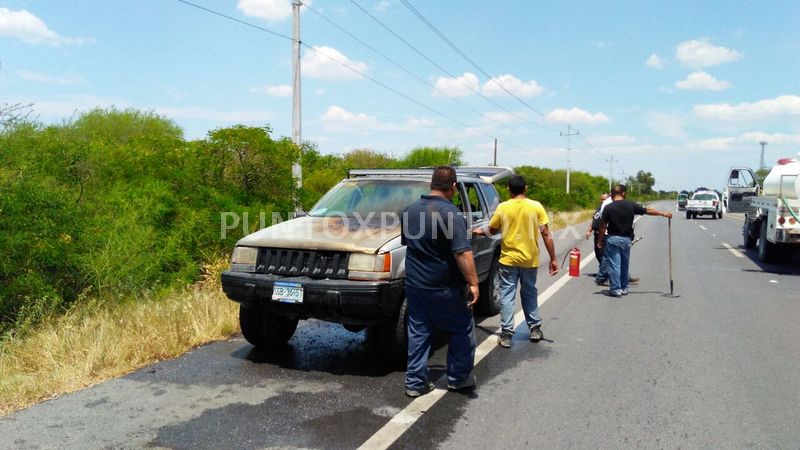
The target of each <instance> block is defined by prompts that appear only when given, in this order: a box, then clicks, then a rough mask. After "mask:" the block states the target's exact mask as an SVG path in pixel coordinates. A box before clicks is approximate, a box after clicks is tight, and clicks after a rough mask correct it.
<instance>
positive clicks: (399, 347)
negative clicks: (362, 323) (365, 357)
mask: <svg viewBox="0 0 800 450" xmlns="http://www.w3.org/2000/svg"><path fill="white" fill-rule="evenodd" d="M407 326H408V304H407V303H406V299H405V298H403V302H402V303H401V304H400V309H399V310H398V311H397V316H395V317H394V318H393V319H390V320H387V321H386V322H384V323H381V324H378V325H373V326H371V327H369V328H367V341H368V342H369V344H370V345H373V346H375V350H376V353H377V354H379V355H381V357H382V358H385V362H386V363H387V364H389V365H390V366H392V367H395V368H398V369H399V368H405V366H406V361H408V330H407V329H406V327H407Z"/></svg>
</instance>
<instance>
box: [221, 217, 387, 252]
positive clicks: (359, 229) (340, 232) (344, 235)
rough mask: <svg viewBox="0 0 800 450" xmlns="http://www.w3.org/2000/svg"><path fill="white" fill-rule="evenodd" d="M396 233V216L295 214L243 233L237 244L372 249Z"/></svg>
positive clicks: (297, 247) (375, 249)
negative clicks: (366, 216)
mask: <svg viewBox="0 0 800 450" xmlns="http://www.w3.org/2000/svg"><path fill="white" fill-rule="evenodd" d="M398 236H400V220H399V218H397V219H396V220H395V218H393V217H389V218H386V217H384V218H371V219H370V220H358V219H355V218H345V217H299V218H296V219H292V220H287V221H285V222H281V223H278V224H275V225H272V226H271V227H267V228H264V229H262V230H259V231H257V232H255V233H253V234H250V235H247V236H245V237H243V238H242V239H241V240H239V242H238V244H237V245H244V246H249V247H269V248H294V249H305V250H334V251H348V252H361V253H376V252H377V251H378V249H379V248H381V246H383V245H384V244H385V243H387V242H389V241H390V240H392V239H394V238H396V237H398Z"/></svg>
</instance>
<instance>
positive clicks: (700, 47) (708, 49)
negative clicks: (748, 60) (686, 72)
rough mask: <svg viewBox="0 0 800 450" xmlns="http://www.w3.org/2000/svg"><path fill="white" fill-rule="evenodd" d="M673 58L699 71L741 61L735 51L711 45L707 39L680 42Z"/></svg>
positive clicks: (740, 55)
mask: <svg viewBox="0 0 800 450" xmlns="http://www.w3.org/2000/svg"><path fill="white" fill-rule="evenodd" d="M675 57H676V58H677V59H678V61H680V62H681V63H682V64H684V65H686V66H688V67H692V68H695V69H700V68H703V67H712V66H718V65H720V64H724V63H727V62H731V61H737V60H739V59H741V57H742V54H741V53H739V52H737V51H736V50H731V49H729V48H726V47H717V46H715V45H712V44H711V43H709V42H708V39H707V38H704V39H693V40H691V41H685V42H681V43H680V44H678V48H677V50H676V51H675Z"/></svg>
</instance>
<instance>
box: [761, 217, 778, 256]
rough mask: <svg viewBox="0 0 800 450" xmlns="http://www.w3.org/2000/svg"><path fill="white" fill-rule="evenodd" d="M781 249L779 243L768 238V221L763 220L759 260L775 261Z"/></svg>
mask: <svg viewBox="0 0 800 450" xmlns="http://www.w3.org/2000/svg"><path fill="white" fill-rule="evenodd" d="M779 250H780V249H779V248H778V246H777V245H775V244H773V243H772V242H769V241H768V240H767V223H766V221H762V222H761V232H760V233H759V237H758V260H759V261H761V262H763V263H771V262H773V261H775V258H776V257H777V256H778V251H779Z"/></svg>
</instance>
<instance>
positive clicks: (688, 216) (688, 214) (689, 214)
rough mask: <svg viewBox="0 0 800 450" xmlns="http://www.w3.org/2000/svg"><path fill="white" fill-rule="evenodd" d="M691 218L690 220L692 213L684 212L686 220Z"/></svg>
mask: <svg viewBox="0 0 800 450" xmlns="http://www.w3.org/2000/svg"><path fill="white" fill-rule="evenodd" d="M691 218H692V213H690V212H689V211H686V219H687V220H688V219H691Z"/></svg>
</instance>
